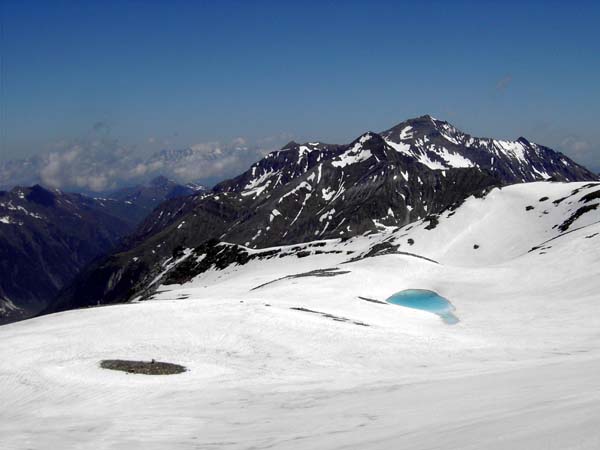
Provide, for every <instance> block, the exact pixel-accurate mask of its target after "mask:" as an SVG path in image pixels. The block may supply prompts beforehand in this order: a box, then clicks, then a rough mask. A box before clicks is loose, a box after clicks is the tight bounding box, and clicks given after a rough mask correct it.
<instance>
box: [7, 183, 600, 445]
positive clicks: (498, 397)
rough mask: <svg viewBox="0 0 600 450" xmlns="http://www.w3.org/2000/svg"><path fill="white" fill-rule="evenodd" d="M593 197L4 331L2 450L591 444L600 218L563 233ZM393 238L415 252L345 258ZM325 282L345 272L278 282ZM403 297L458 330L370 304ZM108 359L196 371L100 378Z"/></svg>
mask: <svg viewBox="0 0 600 450" xmlns="http://www.w3.org/2000/svg"><path fill="white" fill-rule="evenodd" d="M586 186H587V187H586ZM576 189H580V190H579V192H576V193H573V191H575V190H576ZM598 189H600V184H597V185H596V186H591V185H586V184H585V183H548V182H539V183H531V184H524V185H516V186H511V187H507V188H503V189H495V190H493V191H492V192H490V193H489V194H488V195H487V196H486V197H485V198H483V199H477V198H473V197H471V198H469V199H467V200H466V201H465V202H464V203H463V204H462V205H461V206H460V207H459V208H458V209H456V211H454V213H452V212H451V211H448V212H445V213H443V214H442V215H441V217H440V218H439V224H437V226H435V227H434V228H433V229H426V228H425V227H426V226H427V223H428V222H425V223H417V224H412V225H407V226H405V227H403V228H402V229H400V230H395V231H392V230H386V231H384V232H382V233H377V234H369V235H366V236H359V237H355V238H352V239H350V240H347V241H344V242H341V241H338V240H330V241H322V243H323V244H324V245H322V246H319V247H310V246H307V248H308V249H310V251H311V252H312V254H311V255H310V256H307V257H304V258H297V257H296V256H289V257H283V258H273V259H267V260H252V261H250V262H249V263H248V264H246V265H243V266H230V267H228V268H227V269H225V270H221V271H219V270H214V269H211V270H209V271H208V272H206V273H204V274H201V275H199V276H198V277H196V278H195V279H194V280H193V281H192V282H190V283H187V284H185V285H176V286H164V285H163V286H161V287H160V288H159V292H158V294H157V295H155V297H154V298H155V300H149V301H143V302H139V303H134V304H121V305H115V306H107V307H100V308H90V309H83V310H75V311H68V312H63V313H58V314H53V315H50V316H45V317H41V318H36V319H31V320H27V321H24V322H20V323H15V324H10V325H6V326H2V327H0V386H2V389H1V390H0V404H1V405H2V407H0V448H2V449H47V448H61V449H62V448H77V449H94V450H97V449H111V450H113V449H138V448H139V449H165V448H168V449H211V448H215V449H221V448H223V449H251V448H252V449H264V448H275V449H311V450H312V449H354V448H363V449H395V448H402V449H434V448H448V449H507V448H510V449H542V448H543V449H565V448H577V449H598V448H600V427H599V426H598V425H599V421H598V418H599V417H600V387H599V386H600V385H599V384H598V379H600V339H599V338H600V294H599V292H600V208H598V209H596V210H591V211H589V212H587V213H585V214H583V215H581V217H579V218H578V219H577V220H574V221H573V223H572V224H571V226H570V227H569V229H568V230H567V231H565V232H560V230H558V229H557V228H556V227H555V225H559V224H561V223H563V222H564V220H565V219H566V218H568V217H570V216H571V215H572V213H573V212H574V211H576V210H577V209H578V208H579V207H581V206H582V205H583V204H584V203H583V202H582V200H581V197H582V196H584V195H586V194H589V193H590V192H594V191H595V190H598ZM545 196H547V197H549V199H547V200H544V201H540V199H541V198H543V197H545ZM563 197H566V199H565V200H563V201H561V202H559V203H558V204H557V205H555V204H554V203H553V201H555V200H558V199H560V198H563ZM597 202H598V200H595V201H590V202H588V203H585V204H587V205H589V204H594V203H597ZM527 206H533V207H534V208H533V209H529V210H527V208H526V207H527ZM408 239H412V241H413V243H412V245H411V244H410V243H408ZM385 241H389V242H390V243H392V244H396V245H397V244H399V245H400V247H399V248H398V251H400V252H406V253H404V254H403V253H391V254H385V255H382V256H375V257H369V258H364V259H359V260H356V261H353V262H352V261H350V262H349V260H350V259H351V258H353V257H356V256H358V255H360V254H362V253H364V252H366V251H368V250H369V249H372V248H373V245H375V244H377V243H382V242H385ZM475 244H476V245H478V246H479V247H478V248H477V249H475V248H474V245H475ZM291 247H292V246H290V247H287V248H283V250H286V249H289V248H291ZM533 247H539V248H538V249H536V250H533V251H530V250H531V248H533ZM317 250H319V251H322V252H326V251H334V250H335V251H341V252H342V253H321V254H317V253H316V251H317ZM249 251H250V252H256V251H258V250H249ZM347 252H353V253H351V254H348V253H347ZM415 255H418V256H420V257H418V256H415ZM424 258H429V259H424ZM432 260H434V261H437V263H436V262H433V261H432ZM344 262H345V263H344ZM325 268H337V269H338V270H339V271H347V272H348V273H342V274H340V275H337V276H330V277H317V276H305V277H301V278H283V277H286V276H288V275H291V274H298V273H305V272H307V271H312V270H316V269H325ZM264 283H269V284H266V285H265V284H264ZM261 285H263V286H262V287H259V286H261ZM407 288H422V289H432V290H435V291H436V292H438V293H439V294H440V295H443V296H444V297H446V298H447V299H449V300H450V301H451V302H452V303H453V305H454V306H455V307H456V311H455V313H456V315H457V317H458V318H459V319H460V322H459V323H458V324H456V325H447V324H445V323H443V322H442V321H441V320H440V319H439V318H438V317H437V316H435V315H433V314H430V313H427V312H424V311H419V310H413V309H408V308H403V307H400V306H395V305H390V304H381V303H374V302H372V301H365V300H363V299H360V298H359V296H360V297H365V298H369V299H373V300H379V301H382V300H385V299H386V298H387V297H388V296H390V295H391V294H393V293H395V292H398V291H400V290H402V289H407ZM183 297H188V298H186V299H181V298H183ZM290 308H307V309H310V310H312V311H318V312H322V313H327V314H330V315H332V316H336V317H339V318H346V319H348V320H346V321H340V320H333V319H332V318H331V317H326V316H323V315H322V314H317V313H311V312H307V311H301V310H296V309H290ZM357 322H358V323H362V324H367V325H369V326H363V325H359V324H357ZM113 358H123V359H144V360H150V359H152V358H154V359H156V360H159V361H169V362H174V363H178V364H183V365H185V366H186V367H187V368H188V369H189V370H188V371H187V372H185V373H183V374H180V375H173V376H163V377H161V376H144V375H128V374H125V373H121V372H112V371H107V370H103V369H100V368H99V366H98V363H99V361H100V360H102V359H113Z"/></svg>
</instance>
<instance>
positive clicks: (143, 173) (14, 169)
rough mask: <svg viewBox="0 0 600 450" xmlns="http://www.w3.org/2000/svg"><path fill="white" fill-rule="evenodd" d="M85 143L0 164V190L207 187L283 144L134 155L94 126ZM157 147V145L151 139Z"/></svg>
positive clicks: (210, 145)
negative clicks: (163, 180) (161, 180)
mask: <svg viewBox="0 0 600 450" xmlns="http://www.w3.org/2000/svg"><path fill="white" fill-rule="evenodd" d="M93 131H94V132H93V133H92V135H91V136H89V137H88V138H86V139H80V140H78V141H75V142H65V141H63V142H60V143H59V144H57V146H56V147H55V150H53V151H51V152H49V153H45V154H41V155H37V156H34V157H32V158H29V159H27V160H21V161H7V162H4V163H0V186H3V187H12V186H14V185H17V184H18V185H31V184H34V183H42V184H44V185H47V186H50V187H57V188H62V189H66V190H68V189H73V190H79V191H95V192H99V191H106V190H111V189H116V188H118V187H121V186H130V185H133V184H137V183H141V182H145V181H147V180H149V179H151V178H153V177H156V176H158V175H165V176H167V177H169V178H173V179H175V180H177V181H180V182H190V181H194V182H201V183H203V184H211V183H214V182H217V181H220V180H222V179H225V178H229V177H232V176H236V175H238V174H239V173H241V172H243V171H244V170H246V169H247V168H248V167H249V166H250V165H251V164H252V163H254V162H255V161H257V160H259V159H261V158H262V157H263V156H264V155H265V154H267V153H268V152H269V151H272V150H274V149H275V148H278V147H280V146H281V144H283V142H281V139H279V140H278V139H276V138H266V139H263V140H261V141H260V144H249V142H248V140H247V139H245V138H243V137H237V138H235V139H233V140H232V141H231V142H226V143H221V142H217V141H209V142H198V143H195V144H193V145H191V146H189V147H188V148H183V149H171V150H162V151H159V152H156V153H154V154H152V155H150V156H146V157H143V156H139V155H136V154H135V153H134V152H133V149H132V148H130V147H127V146H124V145H121V144H120V143H119V142H118V141H117V140H116V139H113V138H111V137H110V136H109V129H108V127H107V126H106V124H103V123H101V122H100V123H98V124H95V125H94V127H93ZM156 142H157V143H158V141H156Z"/></svg>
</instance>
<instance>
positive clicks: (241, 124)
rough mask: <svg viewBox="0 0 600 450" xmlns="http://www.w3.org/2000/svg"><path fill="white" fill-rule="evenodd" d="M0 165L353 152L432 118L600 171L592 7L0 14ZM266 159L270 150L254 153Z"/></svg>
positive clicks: (76, 4) (77, 4)
mask: <svg viewBox="0 0 600 450" xmlns="http://www.w3.org/2000/svg"><path fill="white" fill-rule="evenodd" d="M0 8H1V13H0V14H1V21H2V31H1V37H0V52H1V57H2V61H1V62H2V69H1V77H2V79H1V92H0V105H1V106H0V107H1V116H0V120H1V123H0V126H1V130H0V131H1V133H0V145H1V149H0V150H1V151H0V160H7V159H14V158H18V157H26V156H29V155H33V154H35V153H38V152H47V151H51V150H53V149H57V148H60V146H61V145H66V144H65V143H68V142H72V141H73V140H76V139H81V138H82V137H85V136H86V135H87V134H89V133H90V130H92V129H93V128H94V124H96V129H98V127H99V126H100V127H101V128H102V129H103V130H104V132H105V133H107V134H110V136H111V137H112V138H113V139H114V140H118V142H119V143H120V145H123V146H127V147H128V148H133V149H136V151H138V152H153V151H156V150H159V149H161V148H165V147H167V148H181V147H186V146H191V145H195V144H201V143H210V142H220V143H226V142H231V141H233V140H234V139H236V138H243V139H244V141H245V142H251V143H257V145H261V143H269V145H270V144H271V143H280V142H281V143H283V142H282V141H284V140H289V139H291V138H294V139H296V140H299V141H303V140H321V141H327V142H340V143H343V142H348V141H350V140H351V139H353V138H354V137H356V136H357V135H359V134H360V133H362V132H364V131H366V130H375V131H380V130H383V129H386V128H389V127H390V126H392V125H394V124H395V123H397V122H400V121H402V120H404V119H406V118H409V117H414V116H418V115H422V114H425V113H429V114H432V115H433V116H435V117H437V118H441V119H445V120H448V121H449V122H451V123H453V124H454V125H456V126H457V127H459V128H461V129H463V130H464V131H466V132H470V133H473V134H475V135H481V136H492V137H500V138H516V137H518V136H520V135H523V136H526V137H528V138H529V139H532V140H535V141H537V142H539V143H542V144H546V145H549V146H551V147H553V148H556V149H559V150H561V151H564V152H565V153H567V154H569V155H570V156H572V157H574V158H575V159H576V160H578V161H580V162H582V163H584V164H587V165H588V166H590V167H591V168H593V169H595V170H600V127H598V120H599V119H600V86H599V80H600V38H599V37H598V23H599V22H600V6H598V2H573V3H567V2H564V1H562V2H552V1H543V2H510V1H505V2H449V1H445V2H414V1H411V2H378V1H369V2H366V1H365V2H358V1H346V2H341V1H339V2H326V1H319V2H308V1H295V2H284V1H279V2H267V1H256V2H254V1H240V2H233V1H225V0H222V1H213V2H210V1H204V2H203V1H195V2H194V1H164V2H160V1H146V2H141V1H118V2H111V1H102V2H91V1H68V2H61V1H47V2H33V1H11V0H3V1H2V2H1V3H0ZM265 145H267V144H265Z"/></svg>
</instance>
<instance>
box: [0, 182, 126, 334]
mask: <svg viewBox="0 0 600 450" xmlns="http://www.w3.org/2000/svg"><path fill="white" fill-rule="evenodd" d="M125 208H131V206H129V205H123V204H119V203H118V202H114V201H107V200H102V201H101V200H95V199H92V198H89V197H85V196H82V195H79V194H66V193H62V192H60V191H56V190H48V189H45V188H43V187H41V186H37V185H36V186H33V187H30V188H22V187H17V188H14V189H12V190H11V191H10V192H6V191H4V192H0V323H2V322H8V321H11V320H15V319H19V318H24V317H28V316H31V315H32V314H35V313H37V312H38V311H40V310H41V309H43V308H44V307H46V305H47V302H48V301H49V300H51V299H52V298H53V297H54V296H55V295H56V293H57V292H58V291H59V290H60V289H61V288H62V287H64V286H65V285H66V284H68V283H70V282H71V281H72V279H73V278H74V276H75V275H76V274H77V273H78V272H79V270H80V269H81V268H82V267H83V266H85V265H86V264H88V263H89V262H90V261H92V260H93V259H94V258H96V257H98V256H100V255H103V254H105V253H106V252H108V251H109V250H111V249H112V248H113V247H114V246H115V245H116V244H117V242H118V241H119V239H120V238H121V237H122V236H123V235H124V234H126V233H128V232H130V231H131V230H132V229H133V226H134V224H133V223H132V222H130V221H128V220H126V219H125V218H123V217H119V216H118V214H117V213H118V212H119V211H121V210H124V209H125Z"/></svg>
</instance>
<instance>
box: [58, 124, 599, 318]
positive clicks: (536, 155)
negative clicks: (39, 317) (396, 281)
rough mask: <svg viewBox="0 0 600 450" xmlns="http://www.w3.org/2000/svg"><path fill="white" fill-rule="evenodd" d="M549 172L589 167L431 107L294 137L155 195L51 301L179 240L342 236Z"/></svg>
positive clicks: (581, 173)
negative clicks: (234, 170)
mask: <svg viewBox="0 0 600 450" xmlns="http://www.w3.org/2000/svg"><path fill="white" fill-rule="evenodd" d="M547 178H553V179H556V180H569V181H576V180H577V181H581V180H596V179H597V176H596V175H594V174H593V173H591V172H589V171H587V170H586V169H585V168H583V167H581V166H579V165H577V164H576V163H574V162H572V161H571V160H569V159H568V158H567V157H565V156H564V155H561V154H560V153H556V152H554V151H552V150H550V149H547V148H545V147H542V146H539V145H536V144H532V143H529V142H528V141H526V140H524V139H519V140H518V141H514V142H509V141H498V140H493V139H485V138H473V137H471V136H469V135H467V134H465V133H462V132H460V131H458V130H456V129H455V128H454V127H452V126H451V125H449V124H447V123H446V122H441V121H437V120H435V119H432V118H431V117H429V116H424V117H420V118H417V119H412V120H409V121H406V122H404V123H402V124H400V125H397V126H395V127H393V128H391V129H390V130H387V131H385V132H383V133H381V134H377V133H373V132H369V133H365V134H363V135H362V136H360V137H359V138H357V139H356V140H355V141H353V142H352V143H350V144H348V145H330V144H322V143H306V144H297V143H295V142H290V143H289V144H287V145H286V146H284V148H282V150H280V151H276V152H273V153H271V154H269V155H267V156H266V157H265V158H263V159H262V160H260V161H258V162H257V163H255V164H253V165H252V167H250V169H249V170H248V171H246V172H244V173H243V174H241V175H240V176H238V177H236V178H234V179H232V180H228V181H225V182H222V183H220V184H218V185H217V186H215V187H214V188H213V190H212V191H210V192H201V193H199V194H195V195H192V196H188V197H183V198H178V199H174V200H171V201H168V202H165V203H163V204H161V205H160V206H159V207H158V208H156V209H155V210H154V211H153V213H152V214H150V216H148V217H147V218H146V220H145V221H144V222H143V223H142V224H141V225H140V227H139V228H138V230H137V232H136V233H135V234H134V235H133V236H131V237H130V238H129V239H128V240H127V241H126V243H125V244H124V245H123V246H122V247H121V248H120V251H119V252H118V253H115V254H114V255H112V256H111V257H109V258H107V259H106V260H105V261H103V262H101V263H98V264H97V265H96V266H95V267H91V268H89V269H88V271H87V272H86V273H84V274H83V275H82V276H81V277H79V278H78V280H77V282H76V283H75V284H74V285H73V286H71V288H70V289H68V290H66V291H65V292H63V293H62V294H61V295H60V296H59V297H58V299H57V301H56V303H55V304H54V305H53V307H52V308H51V309H50V311H54V310H59V309H66V308H72V307H76V306H81V305H82V303H81V299H86V300H85V301H87V302H88V303H85V304H96V303H98V302H100V303H109V302H117V301H126V300H127V299H129V298H131V297H133V296H135V295H137V293H139V292H142V291H144V290H145V289H146V288H147V286H148V284H149V283H150V282H151V280H152V279H155V278H156V276H157V274H159V273H161V270H162V267H163V263H164V262H165V261H167V260H168V259H169V258H173V255H174V253H175V252H176V249H179V248H195V247H198V246H200V245H202V244H203V243H205V242H207V241H208V240H210V239H217V240H219V241H225V242H230V243H234V244H239V245H243V246H246V247H252V248H262V247H272V246H276V245H283V244H291V243H300V242H307V241H311V240H316V239H331V238H344V237H350V236H355V235H358V234H362V233H365V232H369V231H376V230H381V229H383V228H386V227H399V226H403V225H405V224H407V223H409V222H412V221H415V220H418V219H421V218H424V217H427V216H430V215H435V214H436V213H438V212H440V211H441V210H443V209H444V208H447V207H449V206H450V205H453V204H455V203H457V202H460V201H462V200H464V199H465V198H466V197H468V196H469V195H472V194H477V193H480V192H482V191H484V190H486V189H488V188H490V187H492V186H497V185H502V184H511V183H515V182H524V181H533V180H542V179H547ZM115 274H118V278H119V282H116V283H115V276H117V275H115ZM89 280H93V283H92V284H93V285H94V286H97V288H96V289H94V290H90V289H89V286H90V283H91V282H90V281H89ZM109 280H110V283H109ZM109 284H110V286H109ZM84 293H85V295H84Z"/></svg>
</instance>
